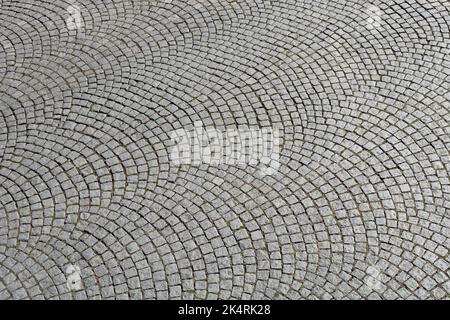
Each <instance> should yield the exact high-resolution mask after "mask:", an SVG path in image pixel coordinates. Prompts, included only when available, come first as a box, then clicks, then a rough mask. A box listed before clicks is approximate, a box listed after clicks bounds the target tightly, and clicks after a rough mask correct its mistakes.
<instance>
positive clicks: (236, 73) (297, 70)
mask: <svg viewBox="0 0 450 320" xmlns="http://www.w3.org/2000/svg"><path fill="white" fill-rule="evenodd" d="M73 4H76V5H77V6H78V7H79V9H80V11H79V13H80V15H81V18H82V24H81V25H79V23H78V20H76V19H75V17H74V16H72V15H71V14H70V12H69V11H68V10H67V9H68V8H69V6H70V5H73ZM371 5H375V6H376V8H378V9H379V13H380V14H381V15H380V16H378V15H376V14H375V15H374V13H373V12H372V11H373V10H372V9H373V8H372V9H370V6H371ZM449 14H450V3H449V2H448V1H447V0H429V1H426V2H424V1H418V0H399V1H391V0H377V1H373V3H371V2H369V1H357V0H348V1H339V0H316V1H311V0H297V1H289V0H279V1H269V0H261V1H255V0H246V1H244V0H235V1H219V0H188V1H186V0H171V1H163V0H161V1H160V0H153V1H146V0H136V1H135V0H133V1H130V0H117V1H116V0H114V1H112V0H71V1H69V0H68V1H65V0H56V1H34V0H21V1H12V0H2V1H0V30H2V32H1V34H0V299H98V298H103V299H206V298H207V299H218V298H220V299H275V298H277V299H450V280H449V275H450V266H449V264H450V257H449V249H450V231H449V230H450V216H449V214H450V182H449V172H450V170H449V169H450V156H449V149H450V137H449V133H450V126H449V123H450V113H449V110H450V109H449V108H450V103H449V101H450V92H449V88H450V83H449V79H450V55H449V49H450V30H449V26H450V24H449V22H450V21H449V19H448V17H449ZM71 18H74V19H75V20H73V21H72V20H71ZM69 21H72V23H75V28H72V27H73V26H74V25H72V27H70V23H69ZM199 120H201V121H202V123H203V124H204V125H206V126H213V127H215V128H220V129H227V128H234V129H235V128H236V127H239V126H243V125H246V126H250V127H251V126H254V127H277V128H281V138H282V144H281V150H280V154H281V157H280V168H279V170H278V172H277V173H276V174H274V175H269V176H261V175H260V174H259V173H258V172H257V170H255V168H253V167H250V166H247V167H239V166H232V165H220V166H218V167H215V166H211V165H208V164H202V165H201V166H199V167H197V166H192V165H185V166H181V167H175V166H174V165H173V163H171V162H170V161H169V153H170V151H169V149H170V140H171V138H170V133H171V132H172V131H174V130H176V129H180V128H186V127H189V128H192V127H193V124H194V122H195V121H199ZM78 269H79V272H78V271H77V270H78ZM69 280H74V282H73V283H74V285H73V286H72V287H71V286H70V285H69Z"/></svg>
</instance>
